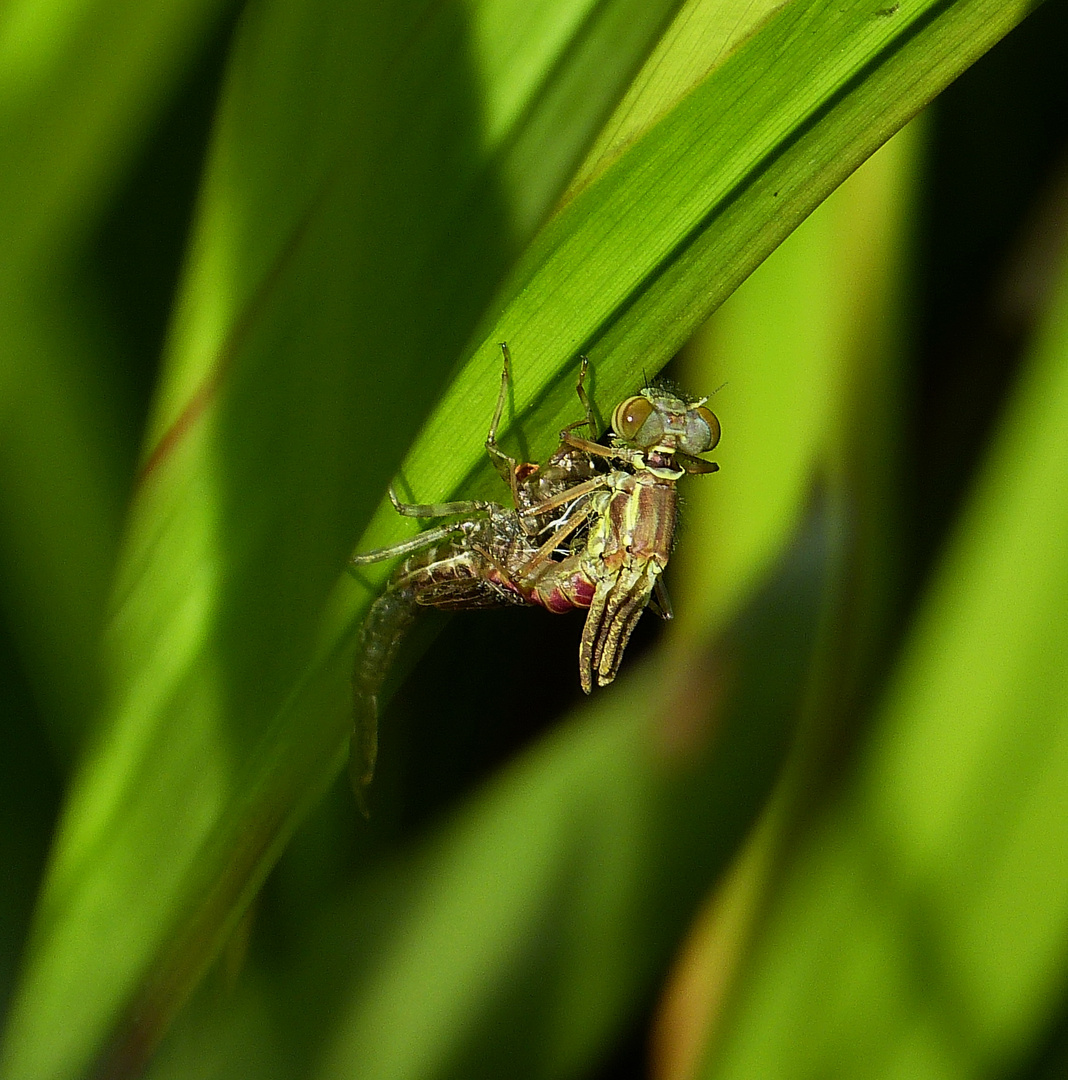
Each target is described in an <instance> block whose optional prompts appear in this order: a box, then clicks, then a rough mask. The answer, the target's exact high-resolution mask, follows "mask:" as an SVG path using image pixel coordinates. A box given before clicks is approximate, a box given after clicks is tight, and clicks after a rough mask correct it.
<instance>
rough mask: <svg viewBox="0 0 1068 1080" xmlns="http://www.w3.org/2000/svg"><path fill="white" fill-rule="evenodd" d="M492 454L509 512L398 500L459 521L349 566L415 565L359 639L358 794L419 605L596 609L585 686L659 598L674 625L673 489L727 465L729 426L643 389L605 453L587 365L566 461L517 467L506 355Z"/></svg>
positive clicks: (615, 418)
mask: <svg viewBox="0 0 1068 1080" xmlns="http://www.w3.org/2000/svg"><path fill="white" fill-rule="evenodd" d="M501 350H502V354H503V358H504V365H503V370H502V374H501V387H500V391H499V394H498V398H497V404H496V408H495V410H494V414H493V418H492V420H491V423H490V429H489V433H488V435H487V438H486V444H485V445H486V451H487V453H488V455H489V457H490V459H491V461H492V462H493V464H494V466H495V467H496V469H497V471H498V472H499V474H500V475H501V477H502V478H503V479H504V480H505V482H506V483H508V485H509V487H510V489H511V494H512V502H513V506H512V507H507V506H505V505H503V504H502V503H498V502H492V501H485V500H467V501H459V502H445V503H436V504H408V503H402V502H401V501H400V500H398V499H397V497H396V495H395V493H394V492H393V490H392V489H391V490H390V498H391V500H392V502H393V505H394V508H395V509H396V510H397V512H398V513H400V514H402V515H405V516H409V517H417V518H422V519H429V520H435V519H446V518H448V519H451V520H448V521H444V522H443V523H442V524H439V525H436V526H434V527H432V528H429V529H427V530H425V531H424V532H422V533H420V534H419V535H417V536H415V537H413V538H412V539H410V540H406V541H402V542H400V543H398V544H393V545H390V546H388V547H383V548H377V549H375V550H373V551H368V552H364V553H361V554H358V555H354V556H353V557H352V558H351V560H350V565H352V566H362V565H367V564H370V563H374V562H378V561H382V560H385V559H390V558H398V557H401V556H406V557H405V558H404V559H403V561H402V562H401V563H399V564H398V565H397V567H396V568H395V569H394V571H393V573H392V574H391V576H390V578H389V581H388V582H387V585H386V588H385V590H384V591H383V593H382V594H381V595H380V596H379V597H378V598H377V599H376V600H375V602H374V603H373V604H372V606H371V608H370V610H369V612H368V615H367V617H366V619H365V620H364V623H363V625H362V627H361V630H360V635H359V646H358V652H357V660H356V665H355V670H354V674H353V693H354V702H355V724H354V732H353V739H352V748H351V752H350V757H349V763H350V772H351V775H352V780H353V787H354V790H355V791H356V792H357V797H358V799H359V801H360V805H361V809H364V810H365V806H366V804H365V802H364V798H365V794H366V790H367V787H368V785H369V784H370V782H371V779H372V777H373V775H374V766H375V760H376V757H377V738H378V736H377V731H378V693H379V691H380V689H381V684H382V681H383V679H384V677H385V672H386V670H387V669H388V667H389V665H390V663H391V662H392V659H393V657H394V655H395V653H396V650H397V647H398V645H399V643H400V641H401V639H402V637H403V635H404V633H405V632H406V630H407V629H408V628H409V626H410V625H411V622H412V621H413V619H414V618H415V617H416V615H417V613H418V611H419V609H420V608H425V607H435V608H441V609H446V610H471V609H477V608H485V607H498V606H502V605H509V604H523V605H531V606H540V607H544V608H545V609H547V610H548V611H551V612H554V613H562V612H566V611H570V610H572V609H575V608H585V609H588V614H587V616H586V622H585V625H584V628H583V632H582V636H581V639H580V643H579V681H580V684H581V686H582V689H583V691H584V692H585V693H587V694H588V693H590V692H591V691H592V689H593V685H594V682H595V681H596V683H597V684H598V685H600V686H606V685H608V684H609V683H611V682H612V681H613V679H615V677H616V674H617V672H618V670H619V666H620V663H621V661H622V658H623V653H624V650H625V649H626V646H627V643H628V641H629V640H630V636H631V634H632V632H633V630H634V627H635V625H636V624H637V621H638V619H639V618H640V616H641V614H642V612H643V611H644V610H645V608H646V607H647V606H649V605H650V602H651V601H653V598H654V594H659V599H658V600H657V601H655V602H654V606H655V607H657V609H658V610H659V611H660V613H661V614H662V615H663V616H664V617H670V603H669V602H668V600H667V594H666V592H663V591H662V585H661V582H660V575H661V574H662V572H663V570H664V568H665V567H666V566H667V563H668V559H669V557H670V554H671V548H672V544H673V540H674V534H675V523H676V510H677V493H676V484H677V482H678V480H679V479H681V478H682V476H684V475H686V474H687V473H711V472H715V471H717V469H718V468H719V466H718V465H717V464H716V463H715V462H711V461H707V460H705V459H704V458H702V457H701V456H700V455H701V454H704V453H707V452H708V451H710V450H712V449H713V448H714V447H715V446H716V445H717V444H718V442H719V438H720V424H719V420H718V418H717V417H716V415H715V414H714V413H713V412H712V411H711V409H709V408H708V407H707V405H706V401H707V398H698V399H687V398H680V397H679V396H677V395H676V394H675V393H673V392H671V391H669V390H666V389H663V388H660V387H651V386H650V387H646V388H644V389H643V390H641V391H640V393H638V394H636V395H634V396H632V397H629V398H627V399H625V400H624V401H622V402H620V403H619V405H617V406H616V408H615V409H614V410H613V413H612V421H611V431H610V434H609V441H608V442H607V443H601V442H597V441H595V440H594V439H592V438H585V437H582V436H580V435H577V434H576V431H577V430H578V429H579V428H581V427H586V428H588V429H589V432H590V434H591V435H592V434H596V430H597V429H596V425H595V422H594V417H593V410H592V406H591V404H590V401H589V398H588V395H587V394H586V392H585V389H584V380H585V377H586V373H587V371H588V367H589V361H588V359H587V358H586V357H582V358H581V365H580V369H579V378H578V384H577V392H578V397H579V400H580V402H581V403H582V406H583V410H584V417H583V418H582V419H581V420H578V421H576V422H575V423H573V424H570V425H569V426H568V427H566V428H564V430H563V431H562V432H561V433H560V444H559V446H558V447H557V449H556V451H555V452H554V453H553V454H552V455H551V456H550V457H549V458H548V459H547V460H546V461H545V462H544V463H541V464H538V463H534V462H520V461H517V460H516V459H514V458H512V457H510V456H509V455H507V454H505V453H504V451H503V450H501V448H500V446H499V445H498V443H497V432H498V429H499V425H500V420H501V416H502V414H503V409H504V403H505V400H506V396H507V386H508V381H509V377H510V367H511V357H510V353H509V350H508V346H507V344H505V343H502V344H501Z"/></svg>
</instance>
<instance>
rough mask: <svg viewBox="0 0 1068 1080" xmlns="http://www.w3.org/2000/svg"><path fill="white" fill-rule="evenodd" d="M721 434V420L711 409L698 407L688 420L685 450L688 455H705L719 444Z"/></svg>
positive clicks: (690, 413) (702, 406)
mask: <svg viewBox="0 0 1068 1080" xmlns="http://www.w3.org/2000/svg"><path fill="white" fill-rule="evenodd" d="M719 434H720V431H719V418H718V417H717V416H716V414H715V413H714V412H713V411H712V410H711V409H709V408H706V407H705V406H704V405H698V407H697V408H696V409H691V410H690V412H689V415H688V416H687V418H686V445H685V446H684V447H683V450H684V452H685V453H687V454H703V453H705V452H706V451H708V450H713V449H715V446H716V444H717V443H718V442H719Z"/></svg>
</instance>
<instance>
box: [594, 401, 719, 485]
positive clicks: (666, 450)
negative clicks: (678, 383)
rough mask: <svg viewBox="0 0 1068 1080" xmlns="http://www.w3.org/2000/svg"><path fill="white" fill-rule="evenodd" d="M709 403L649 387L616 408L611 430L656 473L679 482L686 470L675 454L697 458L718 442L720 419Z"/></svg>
mask: <svg viewBox="0 0 1068 1080" xmlns="http://www.w3.org/2000/svg"><path fill="white" fill-rule="evenodd" d="M707 400H708V398H698V399H697V400H695V401H685V400H683V399H682V398H679V397H676V396H675V395H674V394H672V393H671V392H670V391H668V390H662V389H660V388H659V387H655V386H650V387H646V389H644V390H643V391H642V392H641V393H640V394H636V395H635V396H634V397H629V398H627V400H626V401H622V402H620V403H619V405H617V406H616V409H615V412H613V413H612V430H613V431H614V432H615V434H616V437H617V438H618V439H619V441H620V443H621V444H622V445H624V446H628V447H630V448H632V449H634V450H640V451H642V453H643V455H644V457H645V460H646V462H647V464H648V465H649V467H650V468H652V469H653V471H654V472H659V471H661V470H662V471H663V472H664V473H665V475H668V474H674V478H675V479H677V478H678V477H679V476H681V475H682V473H683V472H684V471H686V470H685V469H684V468H683V467H680V466H679V465H678V464H676V462H675V455H676V453H681V454H684V455H686V456H687V457H696V456H697V455H698V454H703V453H705V452H707V451H708V450H711V449H712V448H713V447H714V446H715V445H716V444H717V443H718V442H719V431H720V429H719V420H718V419H717V417H716V414H715V413H714V412H713V411H712V410H711V409H709V408H708V407H707V406H706V405H705V402H706V401H707ZM704 464H706V465H710V464H711V463H710V462H704Z"/></svg>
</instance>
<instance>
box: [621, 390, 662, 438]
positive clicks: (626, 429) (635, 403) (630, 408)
mask: <svg viewBox="0 0 1068 1080" xmlns="http://www.w3.org/2000/svg"><path fill="white" fill-rule="evenodd" d="M652 411H653V403H652V402H651V401H650V400H649V399H648V398H644V397H641V396H638V397H632V398H627V400H626V401H623V402H621V403H620V404H619V405H617V406H616V411H615V412H614V413H613V414H612V430H613V431H614V432H615V433H616V434H617V435H619V436H620V437H621V438H624V439H627V440H628V441H629V440H631V439H633V438H634V437H635V436H636V435H637V434H638V432H639V431H641V429H642V425H643V424H644V423H645V421H646V420H648V419H649V416H650V415H651V414H652Z"/></svg>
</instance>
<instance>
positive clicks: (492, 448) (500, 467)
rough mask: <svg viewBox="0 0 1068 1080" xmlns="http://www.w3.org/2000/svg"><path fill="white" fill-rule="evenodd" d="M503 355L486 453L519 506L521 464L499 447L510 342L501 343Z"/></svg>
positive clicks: (506, 387) (510, 359) (507, 377)
mask: <svg viewBox="0 0 1068 1080" xmlns="http://www.w3.org/2000/svg"><path fill="white" fill-rule="evenodd" d="M501 353H502V355H503V357H504V364H503V366H502V368H501V389H500V391H499V393H498V394H497V407H496V408H495V409H494V410H493V419H492V420H491V421H490V429H489V434H488V435H487V436H486V453H487V454H489V458H490V461H492V462H493V467H494V468H495V469H496V470H497V472H498V473H499V474H500V476H501V479H502V480H504V481H505V483H507V484H508V486H509V487H510V488H511V489H512V504H513V505H514V506H518V505H519V488H518V481H517V478H516V469H518V468H519V463H518V462H517V461H516V459H515V458H514V457H510V456H509V455H508V454H506V453H505V452H504V451H503V450H502V449H501V448H500V447H499V446H498V445H497V429H498V428H499V427H500V424H501V416H502V415H503V414H504V403H505V400H506V399H507V397H508V380H509V379H510V378H511V370H512V354H511V352H510V351H509V349H508V342H507V341H502V342H501Z"/></svg>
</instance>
